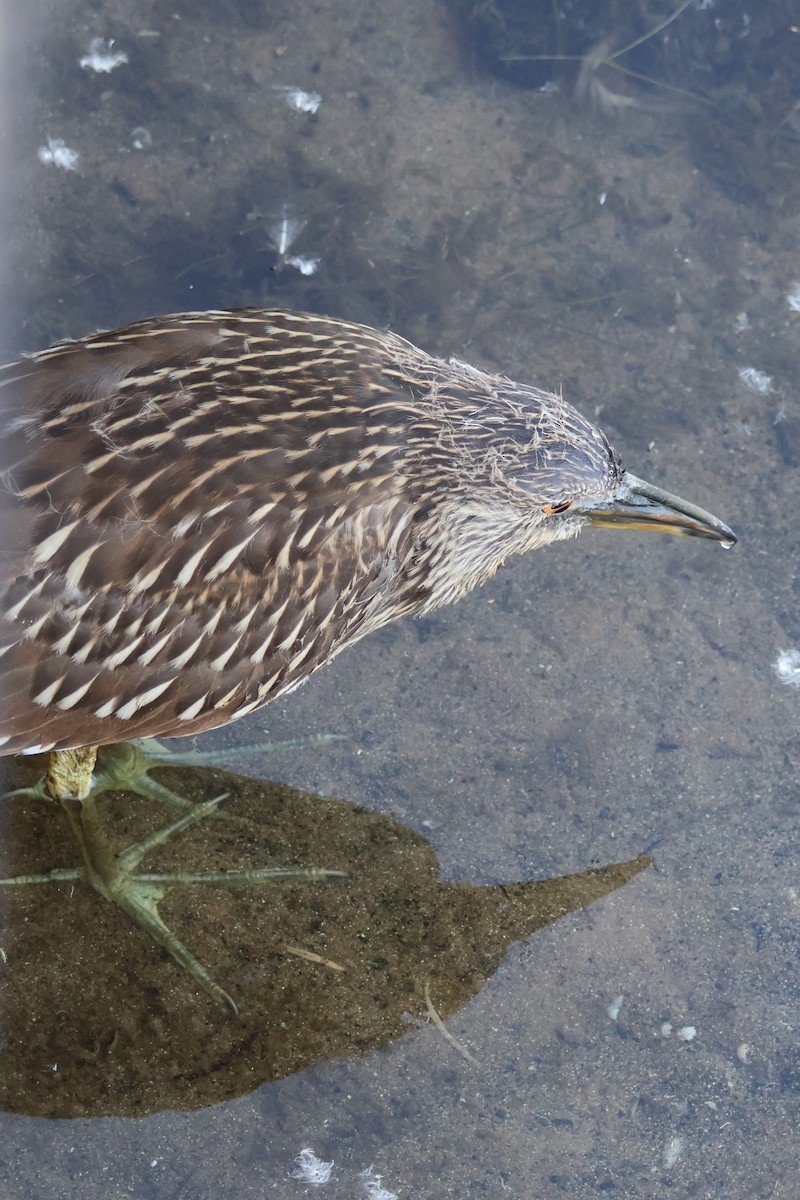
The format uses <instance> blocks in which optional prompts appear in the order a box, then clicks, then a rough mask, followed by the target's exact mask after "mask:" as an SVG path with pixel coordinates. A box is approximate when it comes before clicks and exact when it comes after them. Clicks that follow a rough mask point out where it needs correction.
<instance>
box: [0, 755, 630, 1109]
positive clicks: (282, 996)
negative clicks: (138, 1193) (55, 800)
mask: <svg viewBox="0 0 800 1200" xmlns="http://www.w3.org/2000/svg"><path fill="white" fill-rule="evenodd" d="M162 777H163V778H164V780H165V782H167V783H169V784H171V785H172V786H179V787H180V790H181V792H182V793H183V794H184V795H185V796H187V797H188V796H191V798H192V799H194V800H201V799H208V798H209V797H211V796H213V795H218V794H219V793H220V792H222V791H226V792H228V793H229V800H228V801H227V803H226V809H227V813H228V819H227V820H215V821H206V822H204V823H203V824H202V825H198V826H195V827H194V828H192V829H191V830H190V831H189V832H188V833H187V834H186V835H184V836H183V837H182V838H181V839H180V840H179V841H178V842H176V843H174V844H170V845H168V846H166V847H163V848H161V849H160V850H159V851H158V852H157V854H156V855H154V860H156V861H154V862H153V867H154V869H155V868H156V867H157V868H159V869H162V870H178V869H191V870H204V869H208V870H220V869H223V868H225V867H230V866H232V865H236V866H237V867H243V866H248V865H252V866H261V865H263V864H264V862H265V861H268V862H273V863H275V864H280V865H291V864H298V865H308V864H313V865H317V866H325V867H330V868H338V869H341V870H345V871H346V872H347V878H346V879H332V880H327V881H324V882H318V883H312V884H309V883H306V882H296V881H291V880H290V881H286V882H280V883H275V884H270V885H265V886H262V887H256V888H253V889H250V890H246V891H241V890H238V889H237V890H228V889H220V888H212V887H203V886H198V887H191V888H188V887H184V888H176V889H175V890H174V891H173V892H171V893H170V894H169V896H168V897H167V898H166V899H165V900H164V901H163V905H162V911H163V912H164V915H165V916H166V917H167V919H168V920H169V922H170V924H171V925H173V927H174V928H175V930H176V932H177V933H178V935H179V936H180V937H181V938H182V939H183V940H185V941H186V942H187V944H189V945H190V946H191V947H192V949H193V951H194V952H195V953H197V954H198V956H199V957H200V958H201V960H202V961H203V962H204V963H207V964H209V965H210V966H211V967H212V968H213V971H214V973H215V975H216V976H217V977H218V978H219V979H220V980H222V981H223V982H224V984H225V986H226V987H227V988H228V990H229V991H231V992H232V993H233V994H234V995H235V997H236V1000H237V1002H238V1005H239V1010H240V1015H239V1016H238V1017H234V1016H233V1015H232V1014H231V1013H229V1012H227V1011H226V1010H225V1009H224V1008H223V1007H222V1006H218V1005H215V1004H214V1003H213V1002H212V1001H210V1000H209V998H208V997H207V996H206V995H205V994H204V993H203V992H201V991H199V989H198V988H197V985H196V984H195V982H194V981H193V980H192V979H191V977H189V976H188V975H186V974H185V973H184V972H182V971H180V970H178V968H177V967H176V966H175V965H174V963H173V962H172V961H171V960H170V959H169V958H168V957H167V956H166V955H165V954H164V953H163V952H162V951H160V950H159V949H158V948H157V947H156V946H155V945H154V944H153V942H152V941H151V940H150V939H149V938H148V937H147V936H146V935H145V934H144V933H143V932H142V931H141V930H140V929H138V928H137V927H136V926H135V925H133V924H132V923H131V922H130V921H129V920H128V919H127V918H126V916H125V914H124V913H123V912H122V911H121V910H119V909H118V908H116V907H115V906H112V905H109V904H103V903H102V902H101V901H100V899H99V897H98V896H97V894H96V893H94V892H92V891H91V890H90V889H89V888H87V887H85V886H83V885H81V884H76V885H70V884H62V885H56V884H51V885H47V886H40V887H25V888H15V889H7V890H5V894H4V895H3V896H2V904H3V920H2V925H3V926H4V929H3V932H2V944H3V947H4V951H5V955H6V960H7V961H6V963H5V966H4V968H3V970H2V973H0V996H1V998H0V1005H2V1011H3V1013H4V1030H3V1033H4V1035H5V1046H4V1049H3V1052H2V1060H0V1061H1V1065H0V1105H2V1107H4V1108H5V1109H7V1110H9V1111H13V1112H17V1113H27V1114H31V1115H36V1116H42V1117H56V1116H60V1117H66V1116H90V1115H104V1114H121V1115H143V1114H145V1113H150V1112H154V1111H158V1110H161V1109H165V1108H180V1109H194V1108H199V1107H203V1106H205V1105H210V1104H214V1103H217V1102H219V1101H222V1100H225V1099H229V1098H232V1097H235V1096H237V1095H241V1094H243V1093H246V1092H249V1091H251V1090H252V1089H253V1088H255V1087H257V1086H258V1085H259V1084H262V1083H265V1082H268V1081H270V1080H278V1079H282V1078H285V1077H286V1076H288V1075H291V1074H292V1073H294V1072H296V1071H299V1070H301V1069H302V1068H304V1067H307V1066H308V1065H310V1064H311V1063H314V1062H318V1061H320V1060H323V1059H326V1058H331V1057H338V1058H342V1057H346V1056H349V1055H361V1054H364V1053H366V1052H368V1051H371V1050H375V1049H377V1048H378V1047H380V1046H382V1045H384V1044H385V1043H387V1042H389V1041H391V1040H392V1039H394V1038H397V1037H399V1036H400V1035H401V1034H403V1033H405V1032H407V1031H408V1030H409V1029H413V1028H414V1025H415V1021H416V1020H417V1019H426V1018H427V1017H429V1016H430V1005H431V1004H432V1005H433V1007H434V1008H435V1010H436V1012H437V1013H438V1015H439V1016H440V1017H441V1018H443V1019H446V1018H447V1017H449V1016H450V1015H451V1014H453V1013H454V1012H456V1011H457V1010H458V1009H459V1008H461V1007H462V1006H463V1005H464V1004H465V1003H466V1002H467V1001H468V1000H469V999H470V998H471V997H472V996H473V995H475V994H476V993H477V992H478V991H479V989H480V988H481V986H482V985H483V983H484V982H485V981H486V980H487V979H488V978H489V977H490V976H491V974H492V973H493V972H494V971H495V970H496V968H497V967H498V965H499V964H500V962H501V960H502V958H503V955H504V953H505V951H506V950H507V948H508V946H509V945H510V944H511V943H513V942H514V941H516V940H518V939H520V938H523V937H526V936H528V935H530V934H531V933H533V932H534V931H535V930H537V929H539V928H541V927H542V926H544V925H547V924H549V923H550V922H552V921H555V920H557V919H558V918H559V917H561V916H564V915H565V914H567V913H569V912H572V911H574V910H576V909H579V908H581V907H583V906H585V905H587V904H589V903H591V902H592V901H594V900H596V899H598V898H600V897H601V896H604V895H606V894H607V893H609V892H611V891H613V890H614V889H615V888H617V887H620V886H621V885H622V884H624V883H626V882H627V881H628V880H630V879H631V878H633V876H634V875H636V874H637V873H638V872H639V871H641V870H642V869H643V868H644V867H646V866H647V865H648V864H649V859H648V858H647V857H646V856H641V857H639V858H637V859H634V860H633V861H631V862H628V863H620V864H614V865H612V866H608V867H605V868H600V869H597V870H592V871H586V872H582V873H580V874H576V875H570V876H566V877H564V878H562V879H556V880H551V881H546V882H535V883H513V884H506V885H504V886H498V887H477V886H473V885H471V884H467V883H445V882H442V881H441V880H440V878H439V872H438V867H437V862H436V858H435V855H434V852H433V850H432V848H431V846H430V845H429V843H428V842H427V841H426V840H425V839H424V838H422V837H420V836H419V835H418V834H416V833H414V832H412V831H410V830H408V829H406V828H404V827H403V826H401V825H399V824H398V823H397V822H396V821H394V820H392V819H391V818H390V817H386V816H381V815H379V814H376V813H373V812H368V811H366V810H365V809H362V808H358V807H356V806H355V805H352V804H349V803H347V802H345V801H340V800H331V799H327V798H323V797H320V796H315V795H309V794H307V793H303V792H298V791H294V790H292V789H290V788H287V787H282V786H278V785H273V784H264V783H261V782H254V781H251V780H246V779H243V778H240V777H238V776H234V775H230V774H227V773H222V772H218V771H213V772H212V771H199V770H185V769H184V770H182V771H181V772H180V774H179V773H178V772H176V771H165V772H164V773H163V776H162ZM103 803H104V806H105V812H106V815H107V820H108V827H109V831H110V836H111V837H113V839H114V841H115V843H118V845H119V846H120V847H123V846H126V845H128V844H130V843H131V842H133V841H135V840H137V839H140V838H142V837H143V836H146V835H147V833H148V832H150V830H151V829H152V828H155V827H156V826H157V824H158V818H159V816H160V815H161V814H158V813H154V811H153V810H154V808H155V806H154V805H152V804H149V803H146V802H144V803H143V802H141V801H140V802H139V803H138V804H135V805H133V806H132V805H131V802H130V797H129V796H128V797H124V798H123V797H121V796H120V797H115V796H112V795H109V796H108V797H107V798H105V799H104V801H103ZM55 816H56V814H55V812H50V811H48V810H47V809H46V808H45V806H44V805H42V804H41V802H39V803H37V802H33V801H30V802H24V801H16V802H10V803H9V804H8V805H7V807H6V812H5V820H6V821H7V823H8V824H9V825H10V826H11V828H10V829H8V830H7V834H8V835H9V836H8V838H7V839H5V840H6V845H7V846H11V847H13V848H14V849H13V850H12V851H11V852H10V853H9V855H8V856H7V860H6V862H5V864H4V866H3V868H2V874H4V875H14V874H22V873H26V872H37V871H41V870H43V869H46V868H47V867H49V866H54V865H58V866H65V867H66V866H73V865H74V862H72V861H70V856H71V855H72V854H73V853H74V847H73V843H72V841H71V839H70V838H69V837H64V836H63V834H64V832H65V830H64V829H63V828H62V823H61V821H60V820H56V819H54V818H55ZM9 860H12V861H9ZM472 1049H473V1050H475V1049H476V1048H475V1047H472ZM478 1052H479V1050H478Z"/></svg>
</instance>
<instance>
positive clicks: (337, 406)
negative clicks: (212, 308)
mask: <svg viewBox="0 0 800 1200" xmlns="http://www.w3.org/2000/svg"><path fill="white" fill-rule="evenodd" d="M334 329H335V333H336V337H335V338H334V336H333V331H334ZM348 330H350V331H351V333H350V334H349V335H348ZM368 333H369V331H365V330H361V329H359V327H347V326H341V325H339V324H336V325H335V326H328V325H326V323H325V322H324V321H322V320H320V321H318V322H316V323H314V321H313V319H311V322H310V323H309V319H305V318H304V319H300V318H291V317H288V316H284V315H278V314H268V313H267V314H265V313H259V314H240V315H238V316H236V315H233V314H216V315H215V314H211V315H203V316H202V317H201V316H197V317H191V316H190V317H182V318H171V319H164V320H162V321H155V322H145V323H142V324H141V325H139V326H133V327H130V328H129V329H128V330H126V331H118V332H117V333H116V334H114V335H113V336H109V337H108V338H106V336H105V335H98V336H97V337H94V338H91V339H85V340H84V341H83V342H79V343H72V344H70V345H68V346H63V347H55V348H53V350H51V351H46V352H44V353H43V354H42V355H39V356H36V357H34V358H32V359H28V360H21V361H20V362H19V363H13V364H10V365H9V366H8V367H5V368H3V369H2V372H0V403H1V404H2V409H3V411H2V420H3V426H4V436H3V439H2V455H3V463H2V466H3V472H2V485H3V486H2V488H1V489H0V522H1V523H2V524H1V525H0V528H1V529H2V538H3V544H2V557H1V558H0V569H2V584H1V586H2V593H1V594H0V609H1V610H2V622H1V623H0V652H2V661H1V662H0V667H2V676H1V677H0V739H2V744H1V745H0V753H11V752H15V751H18V750H20V749H29V748H31V747H33V746H39V745H41V746H47V747H50V746H55V747H63V746H67V745H80V744H90V743H95V742H108V741H114V740H119V739H121V738H125V737H131V736H141V735H146V734H150V735H156V734H161V735H169V734H183V733H190V732H196V731H198V730H200V729H204V728H209V727H212V726H214V725H219V724H223V723H224V722H225V721H227V720H230V719H231V718H232V717H233V716H236V715H239V714H241V713H243V712H245V711H249V710H251V709H253V708H255V707H258V705H260V704H263V703H266V702H267V700H269V699H270V698H272V697H273V696H275V695H277V694H278V693H279V692H282V691H285V690H286V689H288V688H290V687H292V686H294V685H296V684H297V683H298V682H300V681H302V679H304V678H305V677H306V676H307V675H308V674H310V672H311V670H313V669H315V668H316V667H317V666H319V665H322V663H324V662H326V661H327V660H328V659H329V658H330V657H331V656H332V655H333V654H335V653H336V652H337V651H338V650H339V649H341V648H342V647H343V646H344V645H346V644H348V643H350V642H352V641H353V640H354V639H355V638H357V637H360V636H362V635H363V634H364V633H366V632H368V631H369V630H370V629H372V628H375V627H377V626H378V625H380V624H383V623H385V621H386V620H388V619H391V617H393V616H395V615H399V613H400V612H402V611H406V610H408V609H410V608H412V607H413V600H412V598H411V597H410V596H405V597H404V596H403V595H402V587H401V586H400V585H401V582H402V578H403V564H404V562H405V561H406V559H407V558H408V557H409V555H410V552H411V541H412V526H413V509H414V502H413V499H412V497H411V495H410V492H409V488H408V486H407V480H406V478H405V476H404V473H403V453H404V445H405V436H406V429H405V427H404V423H403V419H402V412H403V408H404V401H403V397H402V396H398V393H397V385H396V384H395V382H394V381H393V379H392V378H391V377H389V376H386V375H384V374H383V373H382V369H381V368H382V364H383V363H384V361H385V358H386V355H385V347H378V346H377V345H376V344H370V338H369V336H368ZM348 336H349V340H348ZM380 350H382V353H379V351H380ZM387 398H389V399H391V409H392V413H393V420H394V422H395V423H394V424H393V425H392V424H388V423H387V422H386V419H385V416H384V415H383V407H382V406H384V405H385V404H386V401H387ZM398 414H400V415H399V416H398Z"/></svg>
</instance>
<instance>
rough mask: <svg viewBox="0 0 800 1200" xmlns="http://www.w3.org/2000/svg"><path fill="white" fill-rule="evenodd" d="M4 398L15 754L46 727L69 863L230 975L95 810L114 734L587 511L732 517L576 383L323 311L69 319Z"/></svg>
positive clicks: (478, 567)
mask: <svg viewBox="0 0 800 1200" xmlns="http://www.w3.org/2000/svg"><path fill="white" fill-rule="evenodd" d="M0 409H1V410H2V412H1V419H2V442H1V445H2V449H1V450H0V454H2V458H3V461H2V474H0V481H1V482H2V487H1V488H0V495H1V497H2V499H1V501H0V503H1V505H2V508H1V509H0V512H1V513H2V518H1V519H2V555H1V556H0V572H1V573H2V578H0V598H1V599H0V655H2V676H0V754H16V753H18V752H23V753H32V752H34V751H49V752H50V760H49V769H48V773H47V776H46V778H45V780H44V781H43V783H42V785H40V789H39V790H40V792H42V793H43V794H45V795H48V796H50V797H51V798H53V799H56V800H59V801H61V802H62V804H63V806H64V808H65V810H66V811H67V814H68V816H69V819H70V823H71V825H72V828H73V831H74V832H75V834H76V837H77V839H78V841H79V844H80V846H81V850H82V855H83V867H82V868H80V869H78V870H76V871H75V872H73V873H72V875H71V876H70V877H71V878H83V879H84V880H86V881H87V882H89V883H91V884H92V885H93V886H95V887H96V888H97V889H98V890H99V891H100V892H101V893H102V894H103V895H105V896H106V897H107V898H109V899H113V900H115V901H116V902H117V903H120V904H122V906H123V907H124V908H126V909H127V911H129V912H131V913H132V915H134V916H135V917H136V918H137V919H138V920H140V921H141V922H142V923H143V924H145V925H146V926H147V927H148V929H149V930H150V932H151V934H152V935H153V936H154V937H155V938H156V939H157V940H158V941H159V942H161V944H162V945H165V946H166V948H167V949H168V950H169V951H170V952H171V953H172V954H173V955H174V956H175V957H176V958H177V959H178V961H179V962H181V964H182V965H183V966H185V967H187V968H188V969H189V970H191V971H192V973H193V974H194V975H195V977H196V978H197V980H198V981H199V982H200V983H201V985H202V986H203V987H205V988H206V989H207V990H208V991H209V992H211V994H212V995H216V996H218V997H219V998H223V999H229V998H228V997H227V996H226V994H225V993H224V992H222V991H221V989H220V988H218V987H217V985H216V984H215V983H214V982H213V980H211V979H210V977H209V976H208V974H207V973H206V972H205V971H204V969H203V968H202V967H201V966H200V964H199V963H197V961H196V960H195V959H194V958H193V957H192V956H191V955H190V954H189V952H188V951H187V950H186V949H185V947H183V946H182V945H181V943H179V942H178V941H177V939H176V938H175V937H174V935H173V934H172V933H171V932H170V931H169V930H167V929H166V927H165V926H164V925H163V922H161V919H160V917H159V916H158V913H157V910H156V904H157V900H158V898H159V896H158V895H155V898H154V892H157V890H158V889H157V888H156V886H155V885H154V884H153V883H152V877H149V878H150V880H151V882H150V883H149V884H147V885H145V884H141V883H137V877H136V876H135V874H134V873H133V870H132V868H133V867H135V865H136V864H137V863H138V861H139V859H140V858H141V857H142V855H143V853H144V850H145V849H147V848H150V847H151V846H152V845H153V844H155V843H154V841H153V840H152V839H151V840H150V841H149V842H148V843H147V845H146V846H143V847H138V848H137V847H134V848H132V849H131V851H129V852H127V856H126V855H123V856H121V857H120V858H118V857H116V856H114V855H113V854H111V852H110V851H109V850H108V847H107V845H106V843H105V842H104V840H103V838H102V836H101V833H100V831H99V828H98V823H97V820H96V817H95V814H94V807H93V797H92V772H93V769H94V764H95V756H96V750H97V747H98V746H99V745H104V744H107V743H112V742H120V741H124V740H127V739H130V738H134V737H147V736H182V735H187V734H197V733H200V732H202V731H204V730H207V729H213V728H215V727H217V726H219V725H224V724H226V723H227V722H229V721H233V720H235V719H236V718H237V717H241V716H244V715H245V714H246V713H250V712H253V711H254V710H255V709H257V708H260V707H261V706H262V705H264V704H267V703H268V702H269V701H270V700H273V699H274V698H275V697H276V696H280V695H283V694H285V693H286V692H288V691H289V690H290V689H292V688H293V687H296V686H297V685H298V684H299V683H301V682H302V681H303V680H305V679H307V678H308V676H309V675H311V674H312V673H313V672H314V671H316V669H317V668H318V667H321V666H322V665H323V664H324V663H327V662H329V661H330V660H331V659H332V658H333V657H334V656H335V655H336V654H338V653H339V651H340V650H343V649H344V647H345V646H348V645H350V644H351V643H353V642H355V641H357V640H358V639H359V638H362V637H364V636H365V634H368V633H371V632H372V631H373V630H375V629H379V628H381V626H383V625H386V624H387V623H388V622H389V621H393V620H395V619H396V618H397V617H402V616H404V615H406V614H409V613H411V614H421V613H428V612H431V611H432V610H433V609H436V608H439V607H440V606H441V605H443V604H449V603H450V602H451V601H454V600H458V599H459V598H460V597H461V596H463V595H465V594H466V593H467V592H469V591H470V590H471V589H472V588H474V587H476V586H478V585H479V584H481V583H484V582H485V581H486V580H487V579H490V578H491V576H492V575H494V573H495V572H496V571H497V569H498V567H500V566H501V564H502V563H503V562H504V561H505V560H506V559H507V558H508V557H509V556H510V555H512V554H520V553H523V552H524V551H527V550H533V549H535V548H536V547H538V546H544V545H547V544H549V543H550V542H556V541H560V540H562V539H565V538H570V537H574V536H575V535H576V534H577V533H579V532H580V531H581V530H582V529H583V528H584V527H585V526H587V525H614V526H618V527H620V528H637V529H662V530H666V531H668V532H671V533H680V534H688V535H691V536H697V537H705V538H711V539H713V540H715V541H718V542H722V543H723V544H732V543H733V542H734V541H735V540H736V539H735V537H734V534H733V533H732V532H731V530H730V529H729V528H728V527H727V526H726V525H724V524H723V523H722V522H721V521H718V520H717V519H716V518H715V517H713V516H711V515H710V514H709V513H707V512H704V511H703V510H702V509H700V508H696V507H695V506H694V505H692V504H687V503H686V502H685V501H683V500H680V499H678V498H677V497H676V496H672V495H670V494H669V493H667V492H663V491H661V490H660V489H659V488H656V487H652V486H651V485H649V484H646V483H644V482H642V481H641V480H640V479H637V478H636V477H635V476H633V475H630V474H628V472H626V471H624V470H623V468H622V466H621V464H620V460H619V457H618V456H617V454H616V452H615V451H614V450H613V449H612V448H611V446H610V445H609V443H608V441H607V440H606V438H605V436H604V435H603V434H602V432H601V431H600V430H599V429H597V428H596V427H595V426H594V425H592V424H591V423H590V422H589V421H587V420H585V418H584V417H582V416H581V415H580V413H578V412H577V411H576V410H575V409H574V408H572V407H571V405H569V404H567V403H565V402H564V401H563V400H562V399H561V398H560V397H559V396H556V395H554V394H552V393H550V392H545V391H540V390H539V389H538V388H534V387H526V386H522V385H520V384H517V383H513V382H511V381H510V380H508V379H505V378H503V377H501V376H494V375H488V374H485V373H484V372H483V371H479V370H476V369H475V368H473V367H469V366H466V365H465V364H463V363H460V362H457V361H455V360H452V359H451V360H450V361H449V362H444V361H442V360H440V359H437V358H433V357H432V356H430V355H429V354H425V353H424V352H423V351H421V350H418V349H417V348H416V347H414V346H412V345H411V344H410V343H409V342H406V341H404V340H403V339H402V338H399V337H396V336H395V335H394V334H391V333H383V332H379V331H377V330H374V329H370V328H367V327H366V326H363V325H355V324H349V323H346V322H344V321H337V320H331V319H329V318H325V317H320V316H312V315H309V314H303V313H289V312H279V311H267V310H260V309H254V310H243V311H239V312H202V313H185V314H179V315H176V316H167V317H157V318H154V319H153V320H148V321H141V322H138V323H136V324H133V325H129V326H126V327H125V328H123V329H117V330H115V331H113V332H111V333H102V334H97V335H94V336H92V337H87V338H83V339H81V340H79V341H75V342H67V343H62V344H59V345H56V346H53V347H51V348H50V349H48V350H44V351H42V352H41V353H39V354H35V355H33V356H31V357H28V358H23V359H20V360H19V361H17V362H14V363H11V364H9V365H8V366H5V367H3V368H1V369H0ZM193 819H195V818H194V816H189V817H187V818H184V819H183V821H182V822H180V824H182V825H183V824H186V823H188V822H189V821H191V820H193ZM251 874H257V873H251ZM265 874H266V873H265ZM50 877H51V878H52V877H56V876H55V875H51V876H50ZM57 877H58V878H65V877H66V874H65V873H64V872H61V873H60V874H58V876H57ZM37 878H38V879H44V878H45V877H44V876H42V877H37ZM165 878H166V877H165ZM167 886H169V885H168V883H165V885H164V887H162V888H161V893H163V891H164V890H166V887H167Z"/></svg>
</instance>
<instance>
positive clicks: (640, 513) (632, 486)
mask: <svg viewBox="0 0 800 1200" xmlns="http://www.w3.org/2000/svg"><path fill="white" fill-rule="evenodd" d="M571 511H572V512H573V513H579V514H581V515H583V516H585V517H586V519H587V520H588V521H589V523H590V524H591V525H613V526H617V527H619V528H621V529H653V530H658V529H660V530H662V532H664V533H680V534H685V535H686V536H688V537H704V538H712V539H713V540H714V541H715V542H721V543H722V545H723V546H733V545H734V544H735V542H736V534H735V533H734V532H733V530H732V529H729V528H728V526H727V525H724V524H723V523H722V521H719V520H717V518H716V517H714V516H712V515H711V513H709V512H706V511H705V510H704V509H702V508H698V507H697V505H696V504H689V503H688V502H687V501H686V500H681V499H680V497H679V496H673V495H672V494H671V492H664V491H662V490H661V488H658V487H654V486H653V484H652V483H645V481H644V480H643V479H637V478H636V476H635V475H629V474H628V472H627V471H626V472H625V473H624V475H623V476H622V481H621V482H620V485H619V487H618V488H617V491H616V493H615V495H614V497H613V499H611V500H610V501H607V502H598V503H596V504H593V503H592V502H590V501H586V502H583V503H581V502H580V501H579V502H578V503H577V504H575V505H574V506H573V508H572V510H571Z"/></svg>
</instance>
